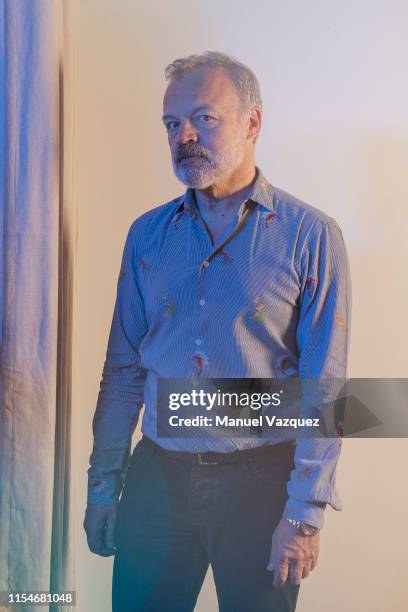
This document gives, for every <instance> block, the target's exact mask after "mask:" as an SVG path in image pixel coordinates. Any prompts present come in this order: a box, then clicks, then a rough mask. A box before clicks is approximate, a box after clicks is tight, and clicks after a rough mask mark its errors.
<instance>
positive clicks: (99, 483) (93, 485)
mask: <svg viewBox="0 0 408 612" xmlns="http://www.w3.org/2000/svg"><path fill="white" fill-rule="evenodd" d="M104 486H105V481H104V480H90V481H89V485H88V488H89V489H90V490H91V491H94V492H95V493H99V491H102V489H103V488H104Z"/></svg>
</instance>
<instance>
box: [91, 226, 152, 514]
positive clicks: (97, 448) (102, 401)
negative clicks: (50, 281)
mask: <svg viewBox="0 0 408 612" xmlns="http://www.w3.org/2000/svg"><path fill="white" fill-rule="evenodd" d="M135 261H136V258H135V222H134V223H133V224H132V225H131V227H130V229H129V231H128V234H127V237H126V241H125V246H124V250H123V255H122V261H121V268H120V273H119V277H118V281H117V292H116V301H115V307H114V312H113V318H112V324H111V328H110V333H109V339H108V347H107V351H106V359H105V362H104V366H103V373H102V379H101V382H100V389H99V394H98V399H97V404H96V410H95V414H94V417H93V422H92V430H93V450H92V454H91V456H90V459H89V463H90V467H89V469H88V471H87V473H88V495H87V501H88V504H112V503H117V502H118V500H119V495H120V492H121V490H122V486H123V480H124V476H125V471H126V468H127V464H128V460H129V456H130V449H131V439H132V434H133V432H134V429H135V427H136V425H137V422H138V418H139V413H140V409H141V407H142V405H143V391H144V382H145V378H146V370H145V369H144V368H142V367H141V366H140V356H139V353H138V347H139V344H140V341H141V339H142V338H143V336H144V335H145V333H146V331H147V324H146V318H145V312H144V304H143V299H142V296H141V294H140V291H139V287H138V283H137V275H136V268H135Z"/></svg>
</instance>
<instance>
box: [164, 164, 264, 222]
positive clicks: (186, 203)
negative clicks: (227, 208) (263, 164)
mask: <svg viewBox="0 0 408 612" xmlns="http://www.w3.org/2000/svg"><path fill="white" fill-rule="evenodd" d="M255 168H256V171H257V176H256V179H255V182H254V184H253V185H252V187H251V190H250V192H249V194H248V196H247V200H252V201H253V202H256V203H257V204H260V205H261V206H263V207H264V208H266V209H268V210H269V211H273V210H274V198H273V186H272V185H271V184H270V183H269V182H268V181H267V180H266V178H265V177H264V175H263V173H262V171H261V169H260V168H259V167H258V166H255ZM181 210H184V212H186V213H187V214H189V215H190V216H193V215H194V213H195V211H196V202H195V198H194V188H193V187H188V188H187V189H186V192H185V193H184V195H183V196H182V197H181V200H180V203H179V206H178V207H177V210H176V213H178V212H180V211H181Z"/></svg>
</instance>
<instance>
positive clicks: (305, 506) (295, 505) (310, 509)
mask: <svg viewBox="0 0 408 612" xmlns="http://www.w3.org/2000/svg"><path fill="white" fill-rule="evenodd" d="M325 507H326V504H325V503H320V504H317V503H312V502H304V501H299V500H297V499H291V498H289V499H288V500H287V502H286V505H285V509H284V511H283V517H284V518H290V519H294V520H295V521H300V522H301V523H307V524H308V525H312V527H317V528H318V529H321V528H322V527H323V524H324V510H325Z"/></svg>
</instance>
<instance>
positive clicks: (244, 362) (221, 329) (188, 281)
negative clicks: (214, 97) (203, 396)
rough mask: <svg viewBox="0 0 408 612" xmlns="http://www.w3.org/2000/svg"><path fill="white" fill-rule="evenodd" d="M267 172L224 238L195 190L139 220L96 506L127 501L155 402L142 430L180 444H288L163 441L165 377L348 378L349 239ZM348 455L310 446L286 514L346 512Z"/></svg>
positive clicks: (97, 453) (117, 332) (116, 324)
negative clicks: (140, 439) (138, 445)
mask: <svg viewBox="0 0 408 612" xmlns="http://www.w3.org/2000/svg"><path fill="white" fill-rule="evenodd" d="M256 170H257V176H256V180H255V181H254V183H253V185H252V188H251V190H250V192H249V194H248V197H247V198H246V200H245V201H244V202H243V203H242V205H241V207H240V208H239V210H238V212H237V214H236V216H235V217H234V219H233V221H232V222H231V224H230V225H229V227H228V228H227V230H226V231H225V232H224V233H223V235H222V236H220V237H219V238H218V239H217V241H216V243H215V244H213V243H212V239H211V237H210V235H209V233H208V231H207V229H206V227H205V224H204V222H203V220H202V217H201V215H200V212H199V209H198V207H197V206H196V202H195V197H194V189H192V188H188V189H187V190H186V192H185V193H184V195H182V196H180V197H178V198H175V199H174V200H172V201H170V202H167V203H165V204H162V205H160V206H158V207H156V208H154V209H152V210H149V211H147V212H146V213H144V214H142V215H141V216H139V217H138V218H137V219H135V220H134V221H133V223H132V224H131V227H130V229H129V231H128V234H127V238H126V242H125V246H124V251H123V257H122V263H121V269H120V273H119V278H118V283H117V295H116V302H115V308H114V313H113V320H112V325H111V329H110V334H109V340H108V347H107V352H106V359H105V362H104V367H103V374H102V380H101V383H100V391H99V395H98V400H97V405H96V410H95V415H94V419H93V434H94V445H93V450H92V454H91V457H90V467H89V469H88V503H96V504H98V503H100V504H102V503H116V502H117V501H118V499H119V495H120V492H121V489H122V486H123V480H124V476H125V473H126V468H127V465H128V460H129V456H130V450H131V437H132V433H133V431H134V429H135V427H136V425H137V422H138V418H139V412H140V409H141V407H142V405H143V404H144V407H145V409H144V414H143V420H142V427H141V429H142V432H143V433H144V434H145V435H147V436H149V437H150V438H151V439H153V440H155V441H156V442H157V443H158V444H160V445H161V446H163V447H165V448H166V449H170V450H184V451H196V452H197V451H202V452H205V451H208V450H212V451H218V452H232V451H234V450H236V449H243V448H250V447H254V446H259V445H261V444H265V443H269V444H270V443H276V442H279V441H280V440H279V438H276V437H274V438H273V439H272V440H271V439H269V440H265V439H264V440H262V439H261V438H255V437H251V438H226V437H224V438H223V437H220V436H219V435H218V436H211V435H210V434H208V432H205V433H206V435H203V436H202V437H200V438H198V437H195V438H181V437H174V438H159V437H158V436H157V408H156V398H157V381H158V379H159V378H190V377H197V376H198V377H202V378H235V377H237V378H247V377H251V378H287V377H300V378H302V377H313V378H336V379H344V378H345V377H346V365H347V358H348V344H349V329H350V317H351V304H350V302H351V283H350V270H349V263H348V257H347V253H346V248H345V244H344V239H343V236H342V232H341V230H340V228H339V226H338V224H337V222H336V221H335V219H333V218H332V217H330V216H329V215H327V214H326V213H324V212H322V211H321V210H319V209H318V208H316V207H314V206H312V205H310V204H306V203H305V202H303V201H301V200H299V199H297V198H296V197H294V196H292V195H291V194H289V193H287V192H285V191H283V190H281V189H279V188H277V187H274V186H273V185H271V184H270V183H269V182H268V181H267V180H266V179H265V177H264V176H263V173H262V172H261V170H260V169H259V168H257V169H256ZM282 439H283V438H282ZM285 439H287V438H285ZM339 454H340V444H339V440H338V439H336V438H328V439H321V438H299V440H298V442H297V446H296V453H295V469H293V470H292V472H291V477H290V480H289V482H288V485H287V491H288V500H287V503H286V506H285V510H284V516H286V517H291V518H294V519H297V520H301V521H305V522H307V523H309V524H312V525H315V526H316V527H322V525H323V520H324V508H325V505H326V504H330V505H331V506H332V507H333V508H334V509H336V510H341V509H342V503H341V499H340V497H339V495H338V492H337V489H336V485H335V474H336V466H337V462H338V459H339Z"/></svg>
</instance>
